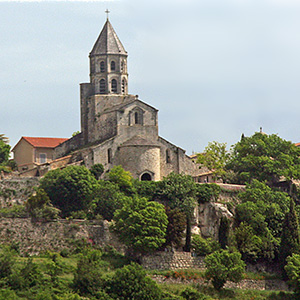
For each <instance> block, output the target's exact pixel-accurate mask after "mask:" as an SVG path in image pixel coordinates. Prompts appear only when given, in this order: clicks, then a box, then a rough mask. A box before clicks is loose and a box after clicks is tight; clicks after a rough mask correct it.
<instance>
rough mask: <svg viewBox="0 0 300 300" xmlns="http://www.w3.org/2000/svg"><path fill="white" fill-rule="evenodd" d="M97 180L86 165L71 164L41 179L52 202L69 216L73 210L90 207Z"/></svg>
mask: <svg viewBox="0 0 300 300" xmlns="http://www.w3.org/2000/svg"><path fill="white" fill-rule="evenodd" d="M96 186H97V180H96V179H95V177H94V176H93V175H92V174H91V173H90V171H89V170H88V169H87V168H86V167H84V166H69V167H66V168H65V169H63V170H59V169H56V170H52V171H49V172H48V173H47V174H46V175H45V177H44V178H42V179H41V181H40V187H41V188H42V189H44V190H45V191H46V193H47V194H48V196H49V198H50V199H51V202H52V204H53V205H54V206H55V207H57V208H59V209H60V210H61V211H62V215H63V216H68V215H69V214H70V213H71V212H72V211H77V210H83V209H86V208H87V207H88V205H89V204H90V202H91V197H92V195H93V192H94V190H95V188H96Z"/></svg>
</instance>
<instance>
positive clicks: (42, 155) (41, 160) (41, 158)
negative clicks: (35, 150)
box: [40, 153, 47, 164]
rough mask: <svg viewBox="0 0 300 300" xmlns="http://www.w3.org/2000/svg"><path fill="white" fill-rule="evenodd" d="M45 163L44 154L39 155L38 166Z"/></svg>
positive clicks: (45, 156)
mask: <svg viewBox="0 0 300 300" xmlns="http://www.w3.org/2000/svg"><path fill="white" fill-rule="evenodd" d="M45 162H47V155H46V154H45V153H40V164H44V163H45Z"/></svg>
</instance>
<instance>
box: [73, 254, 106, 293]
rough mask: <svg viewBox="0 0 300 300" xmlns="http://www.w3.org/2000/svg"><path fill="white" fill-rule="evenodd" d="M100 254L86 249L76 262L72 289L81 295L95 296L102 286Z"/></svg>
mask: <svg viewBox="0 0 300 300" xmlns="http://www.w3.org/2000/svg"><path fill="white" fill-rule="evenodd" d="M100 259H101V252H100V251H99V250H89V249H87V250H86V252H85V253H83V254H82V255H81V257H80V259H79V261H78V264H77V269H76V271H75V274H74V281H73V288H74V289H75V290H78V291H79V292H80V293H81V294H83V295H95V294H96V293H97V292H98V291H99V289H100V288H101V286H102V285H103V279H102V275H103V273H102V270H101V268H100V265H99V264H100V262H101V260H100Z"/></svg>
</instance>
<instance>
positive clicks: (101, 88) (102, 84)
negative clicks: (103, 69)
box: [100, 79, 106, 94]
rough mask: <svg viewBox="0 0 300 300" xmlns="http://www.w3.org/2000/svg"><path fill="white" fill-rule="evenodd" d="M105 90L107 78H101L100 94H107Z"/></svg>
mask: <svg viewBox="0 0 300 300" xmlns="http://www.w3.org/2000/svg"><path fill="white" fill-rule="evenodd" d="M105 91H106V86H105V80H104V79H101V80H100V94H105Z"/></svg>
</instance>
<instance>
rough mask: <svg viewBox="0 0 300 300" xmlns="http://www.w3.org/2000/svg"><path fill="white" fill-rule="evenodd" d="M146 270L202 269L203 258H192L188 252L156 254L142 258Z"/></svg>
mask: <svg viewBox="0 0 300 300" xmlns="http://www.w3.org/2000/svg"><path fill="white" fill-rule="evenodd" d="M142 265H143V267H144V268H145V269H148V270H174V269H192V268H194V269H195V268H197V269H204V268H205V265H204V258H203V257H193V256H192V255H191V253H189V252H174V253H172V252H157V253H154V254H152V255H147V256H144V257H143V258H142Z"/></svg>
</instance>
